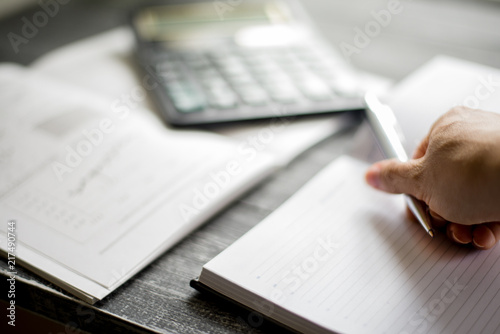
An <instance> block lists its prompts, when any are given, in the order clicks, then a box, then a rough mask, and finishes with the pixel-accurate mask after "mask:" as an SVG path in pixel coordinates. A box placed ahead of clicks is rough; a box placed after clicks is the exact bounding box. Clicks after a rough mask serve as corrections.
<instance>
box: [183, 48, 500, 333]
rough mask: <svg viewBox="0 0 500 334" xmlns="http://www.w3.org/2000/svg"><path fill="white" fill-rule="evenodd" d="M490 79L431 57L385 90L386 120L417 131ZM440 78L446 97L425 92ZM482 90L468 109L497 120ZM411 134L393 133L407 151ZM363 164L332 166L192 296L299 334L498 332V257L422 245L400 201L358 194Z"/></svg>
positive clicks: (211, 270) (219, 261)
mask: <svg viewBox="0 0 500 334" xmlns="http://www.w3.org/2000/svg"><path fill="white" fill-rule="evenodd" d="M498 74H499V72H498V71H497V70H494V69H489V68H486V67H483V66H479V65H476V64H471V63H468V62H463V61H460V60H455V59H450V58H447V57H440V58H437V59H435V60H433V61H431V62H430V63H429V64H427V65H425V66H424V67H423V68H422V69H420V70H418V71H417V72H415V74H413V75H411V76H410V77H409V78H408V79H407V80H405V81H404V82H402V83H401V85H399V86H398V87H396V89H395V91H394V95H393V96H392V97H391V98H390V99H389V100H390V101H392V102H391V105H392V106H393V108H394V109H395V112H396V114H397V117H398V118H401V117H404V115H405V113H406V112H410V111H411V112H417V111H418V112H419V113H420V114H419V116H422V118H419V117H418V116H415V117H416V118H417V119H419V120H421V123H415V124H423V123H424V122H425V121H429V120H431V119H432V118H434V119H436V118H437V117H439V115H440V113H441V112H442V111H440V110H443V111H446V109H447V108H445V107H448V106H449V107H451V106H453V104H455V103H456V102H458V103H457V104H459V103H460V102H461V101H464V99H471V100H472V98H470V97H469V96H475V95H471V94H475V92H476V91H477V90H476V87H477V86H478V85H480V84H481V83H482V82H483V80H482V79H481V78H483V77H482V76H485V77H486V79H488V80H490V82H500V80H498V79H500V76H499V75H498ZM490 76H491V77H490ZM467 78H468V79H467ZM449 80H450V81H451V82H454V86H453V87H457V91H455V93H453V91H452V90H451V89H449V90H441V93H436V92H435V90H436V86H432V85H431V84H432V83H435V84H437V85H441V84H442V83H444V82H447V81H449ZM460 80H463V81H460ZM471 80H472V82H471ZM440 87H443V86H440ZM444 87H447V86H444ZM464 87H472V90H469V91H468V90H467V89H465V88H464ZM490 88H491V87H490ZM492 90H493V91H492V92H490V93H491V94H489V97H488V98H483V99H482V100H481V101H479V98H478V101H479V102H480V103H481V107H483V108H485V109H486V108H487V107H488V106H491V107H492V108H493V109H495V108H496V109H495V110H499V109H498V108H500V104H499V103H498V101H500V99H498V96H499V94H498V93H499V92H498V90H497V91H495V90H494V89H493V88H492ZM471 92H472V93H471ZM482 92H483V93H484V89H483V90H482ZM432 96H434V97H435V99H432V98H431V97H432ZM443 96H445V99H444V100H445V101H442V100H439V99H441V98H442V97H443ZM476 98H477V96H476ZM495 99H496V101H497V102H495ZM405 100H406V104H405ZM433 101H434V103H433ZM440 101H441V102H440ZM419 104H420V105H421V106H419ZM436 107H437V108H436ZM487 109H490V108H487ZM405 110H406V111H405ZM405 124H406V125H405ZM405 126H406V127H407V126H408V123H403V127H405ZM420 131H421V133H423V134H425V132H426V129H423V130H422V129H421V130H420ZM416 133H417V131H415V133H412V132H405V135H406V138H407V145H408V147H410V146H411V145H412V143H416V142H417V141H418V139H417V138H414V137H411V136H412V135H415V134H416ZM366 138H367V137H365V139H366ZM368 138H369V137H368ZM359 146H363V145H359ZM365 146H368V147H372V146H373V143H372V142H366V143H365ZM407 149H408V148H407ZM365 153H368V154H371V152H365ZM361 156H362V155H361ZM368 166H369V163H367V162H365V161H361V160H359V159H356V158H353V157H349V156H343V157H341V158H339V159H337V160H336V161H334V162H332V163H331V164H330V165H329V166H327V167H326V168H325V169H324V170H323V171H322V172H320V173H319V174H318V175H317V176H315V177H314V178H313V179H312V180H311V181H309V182H308V183H307V184H306V185H305V186H304V187H303V188H302V189H301V190H300V191H298V192H297V193H296V194H294V195H293V196H292V198H290V199H289V200H288V201H287V202H285V203H284V204H283V205H282V206H281V207H280V208H279V209H277V210H276V211H275V212H273V213H272V214H271V215H270V216H268V217H267V218H266V219H265V220H264V221H263V222H261V223H260V224H259V225H257V226H256V227H255V228H253V229H252V230H251V231H249V232H248V233H247V234H245V235H244V236H243V237H242V238H240V239H239V240H238V241H236V242H235V243H234V244H233V245H231V246H230V247H228V248H227V249H226V250H224V251H223V252H222V253H221V254H219V255H218V256H217V257H215V258H214V259H213V260H211V261H210V262H208V263H207V264H206V265H205V266H203V269H202V271H201V274H200V276H199V278H198V279H197V280H195V281H193V282H192V286H194V287H196V288H198V289H200V290H201V291H206V290H208V291H211V292H213V293H216V294H218V295H221V296H224V297H226V298H229V299H231V300H233V301H235V302H236V303H237V304H240V305H241V306H244V307H246V308H250V309H252V310H253V311H254V312H257V314H260V315H262V316H263V317H266V318H268V319H271V320H273V321H275V322H278V323H279V324H281V325H283V326H285V327H287V328H289V329H292V330H294V331H298V332H304V333H479V332H485V333H492V332H498V331H499V330H500V295H499V294H500V247H499V246H496V247H494V248H493V249H492V250H489V251H477V250H473V249H470V248H466V247H460V246H457V245H455V244H453V243H451V242H449V241H448V240H447V239H446V238H445V237H444V236H443V235H438V236H437V237H435V238H434V239H432V238H430V237H429V236H428V235H427V234H426V233H425V231H424V230H423V229H422V228H421V227H420V225H418V224H415V223H413V222H410V221H409V220H407V218H406V216H405V204H404V199H403V198H402V196H401V195H389V194H385V193H382V192H378V191H375V190H373V189H371V188H370V187H369V186H368V185H366V184H365V181H364V177H363V175H364V172H365V171H366V169H367V168H368Z"/></svg>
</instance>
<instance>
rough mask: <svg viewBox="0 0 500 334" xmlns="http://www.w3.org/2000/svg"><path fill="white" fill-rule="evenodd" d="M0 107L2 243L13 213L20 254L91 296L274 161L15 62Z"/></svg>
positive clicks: (6, 72)
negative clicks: (116, 105) (165, 124)
mask: <svg viewBox="0 0 500 334" xmlns="http://www.w3.org/2000/svg"><path fill="white" fill-rule="evenodd" d="M0 102H1V104H2V105H3V106H8V108H4V109H3V110H2V111H1V112H0V168H1V170H2V173H1V174H0V214H1V217H2V219H4V223H2V224H0V237H1V238H0V241H1V242H0V248H1V249H3V250H4V251H6V229H7V221H8V220H9V219H13V220H16V221H17V233H18V238H17V242H18V245H17V258H18V259H19V261H21V262H24V263H25V264H26V265H27V266H30V268H32V269H34V268H37V269H38V270H39V271H41V272H44V273H45V274H46V275H48V276H51V278H50V279H51V280H59V281H60V283H63V284H66V285H68V286H71V285H72V286H74V287H75V288H76V289H78V290H81V291H84V292H85V291H86V292H87V294H89V295H94V296H96V297H98V298H102V297H103V294H104V295H105V294H106V293H107V292H109V291H111V290H112V289H114V288H115V287H116V286H118V285H119V284H121V283H123V282H124V281H125V280H126V278H128V277H130V276H131V275H132V274H133V273H135V272H137V271H138V270H139V269H140V268H142V267H144V266H145V265H146V264H147V263H148V262H147V261H146V260H151V259H152V257H153V255H156V256H157V255H159V254H160V253H161V252H162V251H164V250H166V248H168V247H170V246H172V245H173V244H174V243H175V242H177V241H178V240H179V239H180V238H181V237H183V236H185V235H186V234H187V233H188V232H189V231H191V230H192V229H194V228H195V227H196V226H198V225H199V224H201V223H202V222H204V221H205V220H206V219H207V218H208V217H209V216H210V215H212V214H214V213H215V212H216V211H217V210H219V209H220V208H221V207H222V206H223V205H225V204H227V202H229V201H230V200H231V199H234V197H235V196H237V195H238V194H240V193H241V192H242V191H244V190H246V189H248V187H249V186H250V185H251V184H255V183H256V182H258V181H259V180H261V179H262V178H263V177H265V176H266V175H268V174H269V173H270V172H271V171H272V170H274V168H275V166H274V162H273V159H272V158H271V157H269V156H268V155H266V154H260V155H257V156H252V159H250V158H249V156H248V155H242V154H240V155H238V154H237V147H236V144H235V143H233V142H232V141H231V140H228V139H226V138H223V137H219V136H216V135H213V134H209V133H203V132H190V131H182V132H179V131H174V130H168V129H164V128H162V127H160V126H159V125H158V124H156V123H154V122H151V121H150V120H149V119H148V118H147V117H145V116H143V115H142V114H134V113H132V112H128V113H122V112H120V110H118V112H116V111H117V110H115V109H113V108H112V107H111V106H110V104H109V103H108V102H107V100H101V99H99V98H98V97H95V96H93V95H92V94H82V93H81V92H80V91H79V90H78V89H77V90H72V89H70V88H68V87H67V86H65V85H61V84H58V83H57V82H53V81H51V80H48V79H46V78H43V77H40V76H38V75H35V74H33V73H31V72H30V71H28V70H25V69H22V68H19V67H15V66H7V65H5V66H2V67H0ZM49 268H50V269H49ZM82 278H84V279H82ZM85 282H87V283H85Z"/></svg>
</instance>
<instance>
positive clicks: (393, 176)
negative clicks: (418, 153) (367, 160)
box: [365, 159, 421, 196]
mask: <svg viewBox="0 0 500 334" xmlns="http://www.w3.org/2000/svg"><path fill="white" fill-rule="evenodd" d="M420 170H421V168H419V167H418V165H417V162H416V160H409V161H406V162H401V161H399V160H397V159H390V160H383V161H379V162H377V163H375V164H373V165H372V166H371V167H370V168H369V169H368V171H367V172H366V175H365V178H366V182H368V184H369V185H371V186H372V187H374V188H376V189H379V190H382V191H385V192H389V193H394V194H401V193H404V194H410V195H413V196H415V195H416V194H417V193H418V189H419V188H420V184H419V182H418V179H419V173H420Z"/></svg>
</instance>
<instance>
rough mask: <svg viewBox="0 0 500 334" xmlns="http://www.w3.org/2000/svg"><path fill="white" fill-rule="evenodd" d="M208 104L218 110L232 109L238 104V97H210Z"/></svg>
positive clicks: (228, 95) (227, 95) (226, 95)
mask: <svg viewBox="0 0 500 334" xmlns="http://www.w3.org/2000/svg"><path fill="white" fill-rule="evenodd" d="M208 103H209V104H210V105H211V106H212V107H214V108H217V109H232V108H235V107H236V106H237V104H238V100H237V99H236V96H234V95H230V94H225V95H209V98H208Z"/></svg>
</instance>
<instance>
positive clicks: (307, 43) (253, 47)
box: [131, 0, 363, 126]
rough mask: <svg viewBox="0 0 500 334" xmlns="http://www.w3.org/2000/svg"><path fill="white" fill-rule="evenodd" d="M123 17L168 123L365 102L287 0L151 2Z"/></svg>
mask: <svg viewBox="0 0 500 334" xmlns="http://www.w3.org/2000/svg"><path fill="white" fill-rule="evenodd" d="M131 20H132V26H133V27H134V31H135V34H136V38H137V42H138V43H137V44H138V46H137V57H138V60H139V62H140V64H141V66H142V67H143V69H144V70H145V71H147V73H148V74H149V75H151V77H152V78H153V80H154V81H155V85H149V86H151V87H154V88H152V94H153V96H154V98H155V100H156V102H157V104H158V107H159V110H160V111H161V112H162V114H163V116H164V118H165V120H166V121H167V122H168V123H170V124H172V125H177V126H189V125H199V124H214V123H224V122H234V121H244V120H252V119H262V118H274V117H284V116H292V115H307V114H321V113H329V112H340V111H348V110H361V109H363V100H362V98H361V94H360V92H359V89H358V83H357V78H356V74H355V72H354V71H353V70H352V69H351V68H350V67H349V66H348V65H347V64H346V63H345V62H344V61H343V59H342V58H341V57H340V55H339V54H338V53H337V52H335V50H333V49H332V48H331V47H330V46H329V45H328V44H327V43H325V42H324V40H323V39H322V38H321V36H320V34H319V33H318V32H317V31H316V30H315V29H314V28H313V26H312V24H311V23H310V21H309V20H308V18H307V17H306V16H305V15H304V10H303V9H302V8H301V7H300V6H299V4H298V3H297V2H295V1H286V2H284V1H273V0H268V1H260V0H255V1H251V0H244V1H243V0H241V1H238V0H231V1H229V0H227V1H213V2H182V3H178V4H166V5H165V4H163V5H158V6H155V5H150V6H147V7H142V8H139V9H137V10H136V11H134V13H133V14H132V18H131Z"/></svg>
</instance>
